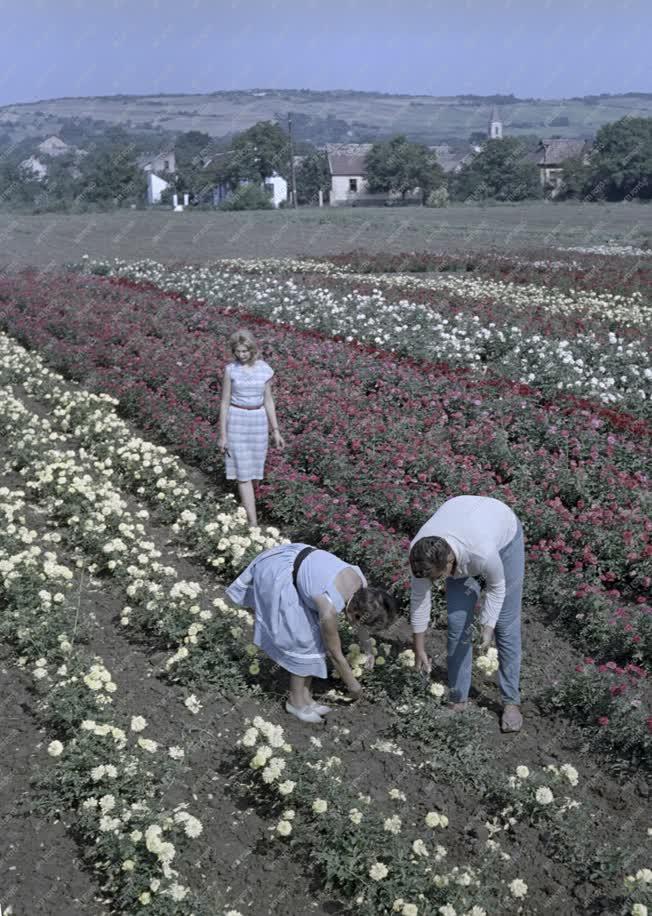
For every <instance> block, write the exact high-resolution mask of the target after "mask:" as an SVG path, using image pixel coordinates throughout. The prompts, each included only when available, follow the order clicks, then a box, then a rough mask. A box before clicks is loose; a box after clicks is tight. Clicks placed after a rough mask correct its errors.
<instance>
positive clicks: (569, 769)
mask: <svg viewBox="0 0 652 916" xmlns="http://www.w3.org/2000/svg"><path fill="white" fill-rule="evenodd" d="M559 769H560V772H561V773H563V774H564V776H565V777H566V779H567V780H568V781H569V783H570V784H571V785H572V786H576V785H577V783H578V781H579V773H578V772H577V770H576V769H575V767H574V766H571V765H570V763H564V764H562V766H561V767H560V768H559Z"/></svg>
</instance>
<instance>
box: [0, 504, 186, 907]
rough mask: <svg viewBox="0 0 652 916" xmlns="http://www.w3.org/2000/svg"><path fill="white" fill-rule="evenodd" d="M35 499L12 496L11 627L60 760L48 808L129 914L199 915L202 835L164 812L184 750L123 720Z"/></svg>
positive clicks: (52, 771) (3, 541)
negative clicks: (182, 855) (194, 864)
mask: <svg viewBox="0 0 652 916" xmlns="http://www.w3.org/2000/svg"><path fill="white" fill-rule="evenodd" d="M25 505H26V504H25V492H24V491H22V490H20V491H19V490H14V491H12V490H9V489H8V488H7V487H2V488H0V517H2V520H3V525H2V530H0V576H1V578H0V598H1V605H2V612H1V614H0V628H1V631H2V636H3V639H4V640H5V642H8V643H9V644H10V645H11V646H12V647H13V649H14V651H15V653H16V657H17V664H18V665H19V666H20V667H21V668H24V669H25V670H26V671H30V672H31V675H32V678H33V681H34V689H35V692H36V693H37V696H38V698H39V711H40V714H41V717H42V718H43V721H44V722H45V724H46V725H47V727H48V731H49V733H50V736H51V738H52V739H53V740H51V741H50V742H49V744H48V745H47V752H48V754H49V755H50V757H51V758H53V760H54V761H56V763H53V765H52V766H51V767H49V768H48V769H47V770H46V771H45V772H44V773H41V774H40V778H39V782H38V790H39V796H40V802H39V806H40V808H41V810H42V811H43V812H44V813H47V814H49V815H52V814H53V813H56V814H59V816H61V817H62V818H64V819H65V820H69V819H72V820H73V823H74V826H73V828H72V829H73V831H74V835H75V836H76V838H77V839H78V840H79V842H80V843H81V844H82V845H83V846H84V847H85V849H86V858H87V860H88V862H89V863H90V864H91V865H92V866H93V868H94V869H95V871H96V872H97V874H98V875H99V876H100V877H101V879H102V887H103V892H104V894H105V895H106V897H107V898H108V899H109V900H110V901H111V903H112V906H114V907H117V908H118V911H120V912H129V911H133V910H134V909H135V908H137V907H140V906H142V905H144V904H147V905H149V904H151V906H150V908H149V910H148V911H149V912H151V913H155V914H158V916H168V914H170V916H171V914H173V913H174V914H175V916H183V914H191V913H197V912H198V909H197V908H198V906H199V905H200V904H199V901H198V899H197V898H196V897H195V896H194V894H193V893H191V891H190V889H189V888H188V887H187V886H186V885H185V884H183V883H182V882H181V881H180V880H179V875H178V872H177V871H176V870H175V869H174V868H173V866H172V863H173V861H174V859H175V855H176V848H175V846H176V844H180V845H182V846H183V845H184V844H185V843H186V838H193V837H197V836H199V834H200V833H201V831H202V825H201V822H200V821H199V820H198V819H197V818H196V817H194V815H191V814H190V813H189V812H188V811H187V810H186V808H187V805H181V806H179V807H177V808H176V809H174V810H168V809H166V808H165V807H164V806H162V805H161V801H160V799H161V796H162V795H163V792H164V788H165V787H166V784H167V783H168V782H169V779H170V777H171V776H172V775H173V771H174V768H175V760H176V761H178V760H180V759H182V758H183V753H184V752H183V749H182V748H178V747H170V748H168V749H166V748H162V747H161V745H160V744H159V743H158V742H156V741H154V740H152V739H151V738H149V737H144V736H143V735H142V734H141V732H142V731H143V729H144V728H145V727H146V724H147V723H146V721H145V719H144V718H143V717H141V716H135V717H132V718H131V719H130V723H129V724H128V723H126V722H125V721H124V719H123V718H122V717H120V716H118V715H116V714H115V713H114V712H113V705H114V695H115V693H116V691H117V687H116V684H115V683H114V682H113V680H112V678H111V674H110V672H109V670H108V669H107V668H106V667H105V665H104V664H103V661H102V659H101V658H93V657H92V656H91V655H90V654H89V652H88V650H87V649H85V648H84V646H83V643H81V644H80V642H79V640H80V637H83V632H77V627H76V624H75V615H74V608H75V605H76V602H77V594H76V593H77V590H78V584H77V582H76V576H75V572H74V571H73V570H72V569H70V568H69V567H68V566H67V565H65V564H64V563H62V562H61V560H60V558H59V557H58V556H57V554H56V553H55V551H54V549H53V548H54V546H55V545H56V544H57V542H58V540H59V538H58V536H57V535H56V534H51V535H49V536H48V535H46V536H45V537H44V538H43V539H42V543H39V536H38V534H37V532H36V531H35V530H33V529H32V528H31V527H30V524H29V520H28V519H27V518H26V516H25Z"/></svg>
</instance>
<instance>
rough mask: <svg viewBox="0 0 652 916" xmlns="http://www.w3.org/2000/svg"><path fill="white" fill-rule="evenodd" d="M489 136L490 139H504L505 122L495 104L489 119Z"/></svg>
mask: <svg viewBox="0 0 652 916" xmlns="http://www.w3.org/2000/svg"><path fill="white" fill-rule="evenodd" d="M487 138H488V139H489V140H502V139H503V122H502V121H501V120H500V118H499V116H498V109H497V108H496V106H495V105H494V107H493V108H492V110H491V118H490V119H489V129H488V130H487Z"/></svg>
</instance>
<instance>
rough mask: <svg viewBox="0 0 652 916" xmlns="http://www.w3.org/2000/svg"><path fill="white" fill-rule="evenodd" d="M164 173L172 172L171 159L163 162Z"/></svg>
mask: <svg viewBox="0 0 652 916" xmlns="http://www.w3.org/2000/svg"><path fill="white" fill-rule="evenodd" d="M163 171H164V172H169V171H170V160H169V159H164V160H163Z"/></svg>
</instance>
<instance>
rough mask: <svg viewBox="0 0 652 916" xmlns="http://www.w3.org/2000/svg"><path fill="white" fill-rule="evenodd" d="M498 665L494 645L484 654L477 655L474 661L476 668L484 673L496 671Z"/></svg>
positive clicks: (496, 651) (488, 673)
mask: <svg viewBox="0 0 652 916" xmlns="http://www.w3.org/2000/svg"><path fill="white" fill-rule="evenodd" d="M498 665H499V663H498V650H497V649H496V647H495V646H490V647H489V648H488V649H487V651H486V653H485V654H484V655H479V656H478V658H477V659H476V662H475V666H476V668H477V669H478V670H479V671H481V672H482V673H483V674H486V675H490V674H494V673H495V672H496V671H498Z"/></svg>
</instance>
